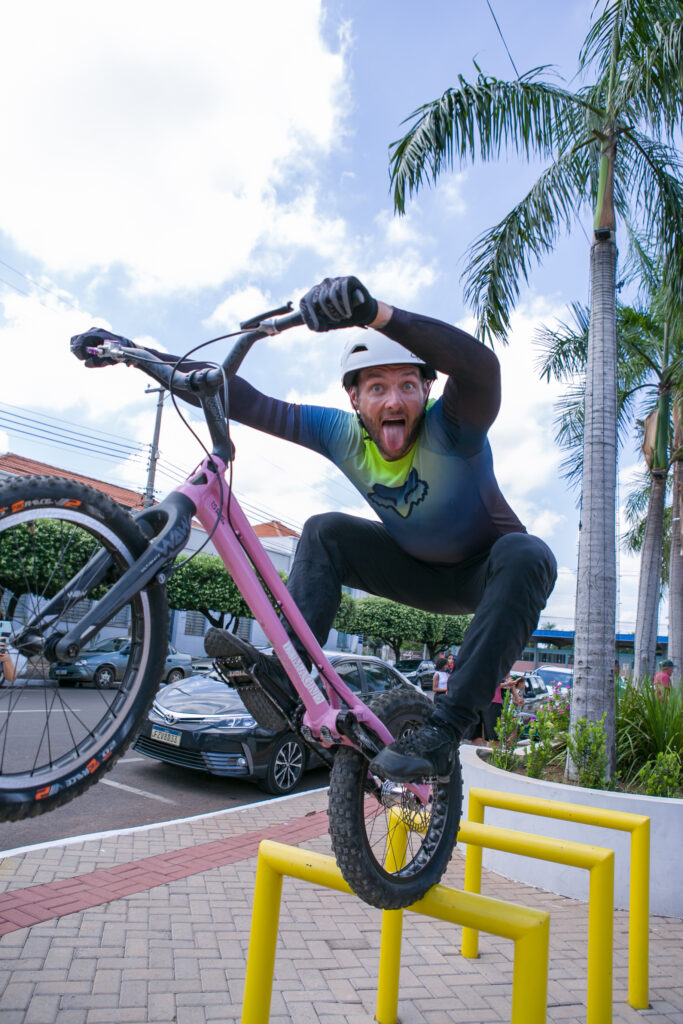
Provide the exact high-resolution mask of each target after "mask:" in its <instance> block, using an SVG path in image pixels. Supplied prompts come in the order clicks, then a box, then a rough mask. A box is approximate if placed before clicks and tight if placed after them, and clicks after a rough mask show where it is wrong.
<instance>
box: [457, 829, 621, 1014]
mask: <svg viewBox="0 0 683 1024" xmlns="http://www.w3.org/2000/svg"><path fill="white" fill-rule="evenodd" d="M458 839H459V841H460V842H462V843H467V856H466V859H465V889H466V891H467V892H480V891H481V849H482V847H486V848H487V849H490V850H504V851H505V852H506V853H516V854H519V855H521V856H525V857H536V858H538V859H539V860H549V861H554V862H555V863H556V864H571V865H572V866H574V867H578V868H586V869H587V870H589V871H590V899H589V902H588V979H587V985H588V994H587V1018H586V1020H587V1024H603V1022H605V1021H608V1020H611V1017H612V927H613V924H612V922H613V917H614V853H613V851H612V850H606V849H604V847H602V846H588V845H587V844H585V843H572V842H568V841H566V840H560V839H549V838H548V837H546V836H536V835H531V834H529V833H527V832H513V831H511V830H510V829H506V828H496V827H494V826H493V825H481V824H478V823H475V822H472V821H465V822H463V823H462V825H461V826H460V831H459V833H458ZM470 859H471V860H472V861H473V862H475V863H476V865H478V874H477V873H476V871H475V870H474V869H473V868H472V865H471V864H470ZM477 947H478V932H477V931H476V930H474V929H471V928H468V927H465V928H463V932H462V947H461V952H462V954H463V956H470V957H476V956H477Z"/></svg>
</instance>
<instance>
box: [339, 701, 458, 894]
mask: <svg viewBox="0 0 683 1024" xmlns="http://www.w3.org/2000/svg"><path fill="white" fill-rule="evenodd" d="M368 703H369V704H370V706H371V708H372V710H373V711H374V713H375V714H376V715H377V717H378V718H380V719H381V720H382V722H384V724H385V725H386V726H387V728H388V729H389V730H390V732H391V734H392V736H394V737H395V738H398V737H399V736H402V735H405V734H406V733H407V732H408V731H412V730H414V729H416V728H417V727H418V726H419V725H421V724H422V723H423V722H424V721H425V720H426V719H427V718H428V717H429V715H430V714H431V712H432V711H433V709H434V708H433V704H432V702H431V701H430V700H428V699H427V698H425V697H424V696H422V695H421V694H419V693H412V692H411V693H409V692H407V690H406V689H403V688H398V689H396V690H387V691H386V692H384V693H380V694H378V695H377V696H376V697H373V698H371V700H370V701H368ZM425 785H427V786H428V788H429V799H428V801H427V803H421V802H420V801H419V800H418V799H417V797H416V796H415V795H414V794H413V793H411V791H410V790H409V789H408V788H407V787H406V785H405V784H402V783H396V782H386V781H384V780H382V779H380V778H378V777H377V776H375V775H372V774H371V773H370V772H369V771H368V762H367V760H366V758H364V757H363V755H362V754H360V753H359V752H358V751H357V750H355V749H353V748H352V747H341V748H340V749H339V751H338V752H337V755H336V756H335V759H334V765H333V767H332V772H331V774H330V792H329V817H330V837H331V839H332V848H333V850H334V855H335V857H336V859H337V864H338V866H339V870H340V871H341V873H342V875H343V876H344V879H345V881H346V882H347V883H348V885H349V886H350V887H351V889H353V891H354V892H355V893H356V895H357V896H360V898H361V899H362V900H365V902H366V903H369V904H371V906H373V907H379V908H381V909H383V910H398V909H399V908H400V907H407V906H410V904H411V903H414V902H415V901H416V900H419V899H421V898H422V897H423V896H424V895H425V893H426V892H427V890H428V889H431V887H432V886H433V885H436V884H437V883H438V882H439V881H440V879H441V876H442V875H443V873H444V871H445V870H446V867H447V866H448V862H449V860H450V858H451V854H452V852H453V847H454V846H455V837H456V835H457V833H458V827H459V825H460V815H461V812H462V778H461V773H460V762H459V760H458V759H457V758H456V763H455V768H454V770H453V773H452V775H451V776H450V778H449V779H448V780H447V781H445V782H444V781H440V780H438V779H428V780H426V782H425ZM404 848H405V855H403V849H404ZM399 862H400V863H399Z"/></svg>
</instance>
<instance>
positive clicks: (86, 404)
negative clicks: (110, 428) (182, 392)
mask: <svg viewBox="0 0 683 1024" xmlns="http://www.w3.org/2000/svg"><path fill="white" fill-rule="evenodd" d="M0 302H1V303H2V305H3V307H4V317H5V321H6V323H5V324H4V325H3V326H2V328H0V349H1V351H2V363H3V366H2V373H3V378H4V379H5V380H6V381H11V391H10V390H9V389H8V390H5V392H4V394H5V398H6V400H8V401H11V402H12V404H13V405H20V406H29V407H31V408H36V407H37V408H43V409H49V410H51V411H52V412H54V413H56V414H57V415H59V414H60V413H63V412H64V411H65V410H67V409H71V410H73V409H74V408H76V409H78V410H79V413H82V414H83V415H84V416H85V417H86V418H87V417H90V416H92V417H96V418H101V419H102V421H103V423H102V426H103V429H106V418H107V416H108V415H109V414H111V413H112V412H114V411H119V410H121V409H122V408H124V407H125V406H126V405H128V404H131V403H135V402H139V401H140V400H141V397H142V394H143V392H144V388H145V384H146V378H145V379H143V377H142V376H141V375H140V374H139V373H136V372H135V371H133V370H130V369H126V368H125V367H123V366H113V367H109V368H106V369H93V370H90V369H86V367H85V366H84V365H83V363H80V362H78V361H77V360H76V358H75V357H74V356H73V355H71V352H70V351H69V339H70V338H71V336H72V335H74V334H80V333H81V332H83V331H85V330H87V329H88V328H89V327H91V326H93V325H95V326H99V327H109V326H110V325H109V324H107V323H106V322H105V321H103V320H102V319H101V318H98V317H93V316H91V315H90V314H89V313H87V312H79V311H78V310H77V309H74V308H73V307H71V306H66V305H64V304H63V303H61V302H59V300H57V299H55V298H53V297H51V296H50V297H44V298H41V299H40V300H38V299H37V298H36V297H34V296H29V297H26V296H21V295H17V294H13V293H9V294H6V295H4V296H2V295H0Z"/></svg>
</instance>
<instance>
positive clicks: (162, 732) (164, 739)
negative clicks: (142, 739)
mask: <svg viewBox="0 0 683 1024" xmlns="http://www.w3.org/2000/svg"><path fill="white" fill-rule="evenodd" d="M150 736H151V737H152V739H153V740H159V741H160V742H161V743H170V744H171V746H173V747H179V746H180V736H181V734H180V733H179V732H175V730H173V729H157V728H156V727H155V728H153V729H152V731H151V733H150Z"/></svg>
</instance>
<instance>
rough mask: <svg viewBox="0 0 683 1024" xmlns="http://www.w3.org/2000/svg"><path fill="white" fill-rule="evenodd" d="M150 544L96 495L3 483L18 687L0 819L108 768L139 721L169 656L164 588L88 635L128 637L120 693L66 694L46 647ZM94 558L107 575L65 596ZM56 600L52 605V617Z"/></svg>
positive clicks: (94, 641)
mask: <svg viewBox="0 0 683 1024" xmlns="http://www.w3.org/2000/svg"><path fill="white" fill-rule="evenodd" d="M146 545H147V541H146V540H145V538H144V536H143V535H142V533H141V531H140V530H139V529H138V527H137V526H136V525H135V523H134V522H133V520H132V519H131V518H130V516H129V515H128V514H127V513H126V512H125V511H124V510H123V509H122V508H121V507H120V506H119V505H117V504H116V503H115V502H113V501H111V500H110V499H109V498H106V497H105V496H104V495H103V494H101V493H100V492H99V491H96V490H94V489H93V488H91V487H87V486H85V485H83V484H78V483H76V482H74V481H70V480H66V479H57V478H51V477H17V478H14V479H11V480H8V481H5V483H4V484H3V485H2V486H0V618H2V619H7V620H10V623H11V628H12V634H11V635H10V637H9V644H10V653H11V654H12V656H13V657H14V658H15V660H16V668H17V678H16V680H15V681H14V682H13V683H12V684H11V685H8V686H6V687H4V688H3V689H2V690H1V691H0V820H16V819H19V818H26V817H29V816H32V815H35V814H40V813H41V812H43V811H48V810H52V809H53V808H54V807H57V806H59V805H60V804H64V803H67V802H68V801H69V800H71V799H72V798H73V797H75V796H77V795H78V794H79V793H82V792H83V791H84V790H85V789H87V788H88V787H89V786H91V785H92V784H93V783H94V782H97V780H98V779H99V778H101V776H102V775H103V774H104V772H106V771H108V770H109V769H110V768H111V767H112V766H113V765H114V763H115V761H116V760H117V759H118V758H119V757H120V756H121V754H122V753H123V752H124V751H125V749H126V747H127V746H128V744H129V743H130V741H131V739H132V738H133V736H134V735H135V733H136V731H137V730H138V728H139V726H140V724H141V723H142V720H143V719H144V717H145V715H146V713H147V710H148V709H149V706H150V705H151V703H152V700H153V699H154V694H155V692H156V690H157V687H158V684H159V679H160V677H161V673H162V671H163V668H164V662H165V658H166V653H167V640H168V608H167V604H166V595H165V590H164V588H163V587H162V586H159V585H158V584H156V583H154V584H151V585H148V586H147V587H146V588H145V589H144V590H142V591H141V592H140V593H138V594H136V595H135V596H134V597H132V598H131V599H130V600H129V602H128V604H127V605H125V606H124V608H123V609H121V611H120V612H118V613H117V615H116V616H115V617H114V618H113V619H112V620H111V622H110V623H108V624H107V626H105V627H103V628H102V629H101V631H100V632H99V634H98V635H97V636H94V637H92V638H91V639H90V642H89V646H91V647H92V646H93V645H95V646H97V647H98V649H99V648H101V647H102V646H106V643H107V642H108V641H107V637H110V636H111V637H115V636H116V637H118V638H120V636H121V634H122V633H124V634H125V633H128V635H129V645H127V646H128V653H127V655H126V663H125V666H124V668H123V671H122V674H121V679H120V682H118V683H117V684H116V685H115V686H109V685H108V684H106V683H105V681H104V679H103V678H101V679H99V680H97V682H98V684H99V685H98V686H96V687H94V688H82V687H79V688H76V687H74V688H71V687H70V688H69V689H68V690H67V689H65V686H64V684H62V682H61V681H60V680H61V678H62V677H63V678H64V679H65V682H66V674H67V671H68V669H67V667H66V666H65V665H64V664H63V663H60V662H58V661H57V660H56V659H55V656H54V654H52V653H51V647H50V643H51V641H54V639H55V637H56V636H58V635H60V634H62V635H63V634H64V633H66V632H67V631H68V630H69V629H70V628H71V627H72V626H73V624H74V623H75V622H77V621H78V620H79V619H80V618H81V617H82V616H83V615H84V614H85V613H86V612H87V610H88V609H89V608H90V607H91V606H92V604H93V602H96V601H98V600H100V599H101V598H102V597H103V596H104V594H105V593H106V592H107V591H108V590H109V589H110V588H111V587H112V585H113V584H114V583H115V582H116V581H117V580H118V579H119V578H120V577H121V576H122V575H123V573H124V572H125V571H126V569H127V568H128V567H129V566H130V565H131V564H132V563H133V562H134V561H135V559H136V558H137V557H138V556H139V555H140V554H142V552H143V551H144V549H145V547H146ZM98 553H99V554H100V557H101V556H102V555H103V554H104V555H105V556H108V559H109V566H108V568H107V571H106V575H105V576H104V578H102V579H101V582H100V583H99V584H98V585H97V586H89V585H85V584H83V583H82V581H81V583H80V584H77V585H76V586H75V587H74V588H73V592H71V593H69V590H68V586H67V585H68V584H69V582H70V581H71V580H72V579H73V578H74V577H75V576H76V574H77V573H79V572H80V571H81V570H82V569H83V567H84V566H86V565H88V564H89V563H90V562H91V559H92V558H93V556H95V555H97V554H98ZM65 587H66V591H64V588H65ZM60 592H63V598H62V599H61V601H60V605H59V607H53V608H52V609H51V610H48V606H49V602H50V600H51V599H52V598H54V597H55V596H56V595H57V594H59V593H60ZM116 646H117V645H114V646H113V649H116ZM118 646H120V643H119V645H118ZM118 656H120V651H119V655H118ZM103 686H104V687H106V688H101V687H103Z"/></svg>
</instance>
